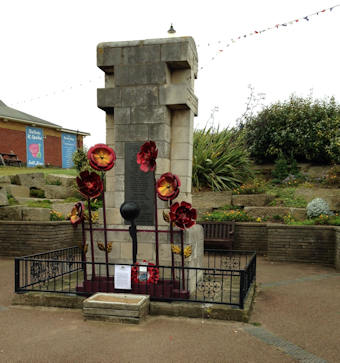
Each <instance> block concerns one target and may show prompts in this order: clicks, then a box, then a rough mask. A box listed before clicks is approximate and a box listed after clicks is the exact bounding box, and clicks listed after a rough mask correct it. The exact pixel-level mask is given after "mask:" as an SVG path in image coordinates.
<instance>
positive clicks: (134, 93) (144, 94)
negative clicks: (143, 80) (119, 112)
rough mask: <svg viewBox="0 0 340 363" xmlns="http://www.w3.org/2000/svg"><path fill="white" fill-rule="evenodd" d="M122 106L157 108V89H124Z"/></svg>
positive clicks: (148, 87)
mask: <svg viewBox="0 0 340 363" xmlns="http://www.w3.org/2000/svg"><path fill="white" fill-rule="evenodd" d="M121 91H122V106H123V107H128V106H144V105H153V106H158V87H155V86H143V87H124V88H122V90H121Z"/></svg>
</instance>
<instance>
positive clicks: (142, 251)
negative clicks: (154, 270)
mask: <svg viewBox="0 0 340 363" xmlns="http://www.w3.org/2000/svg"><path fill="white" fill-rule="evenodd" d="M154 255H155V247H154V245H152V244H151V243H138V254H137V258H138V260H147V261H152V260H153V259H154Z"/></svg>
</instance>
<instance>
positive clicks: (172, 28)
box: [168, 24, 176, 36]
mask: <svg viewBox="0 0 340 363" xmlns="http://www.w3.org/2000/svg"><path fill="white" fill-rule="evenodd" d="M175 33H176V30H175V29H174V27H173V25H172V24H171V26H170V29H169V30H168V34H169V35H170V36H172V35H174V34H175Z"/></svg>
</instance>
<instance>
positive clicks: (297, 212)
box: [244, 207, 307, 220]
mask: <svg viewBox="0 0 340 363" xmlns="http://www.w3.org/2000/svg"><path fill="white" fill-rule="evenodd" d="M244 211H245V212H246V213H247V214H248V215H249V216H251V217H260V218H273V217H274V216H281V217H283V216H287V215H288V214H290V215H291V216H292V217H293V218H294V219H299V220H303V219H306V218H307V214H306V209H305V208H289V207H245V208H244Z"/></svg>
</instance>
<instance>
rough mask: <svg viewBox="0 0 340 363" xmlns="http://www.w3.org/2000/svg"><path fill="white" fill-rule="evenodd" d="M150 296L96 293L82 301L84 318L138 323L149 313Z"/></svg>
mask: <svg viewBox="0 0 340 363" xmlns="http://www.w3.org/2000/svg"><path fill="white" fill-rule="evenodd" d="M149 305H150V298H149V296H146V295H137V294H108V293H97V294H95V295H93V296H91V297H89V298H88V299H86V300H84V302H83V315H84V317H85V318H86V319H94V320H104V321H113V322H120V323H133V324H138V323H139V322H140V320H141V319H144V318H145V316H146V315H147V314H148V313H149Z"/></svg>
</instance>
